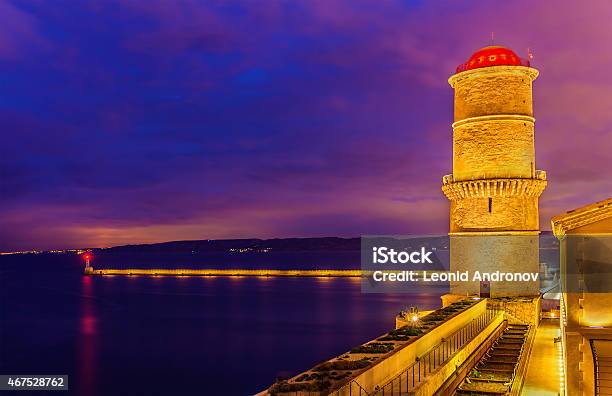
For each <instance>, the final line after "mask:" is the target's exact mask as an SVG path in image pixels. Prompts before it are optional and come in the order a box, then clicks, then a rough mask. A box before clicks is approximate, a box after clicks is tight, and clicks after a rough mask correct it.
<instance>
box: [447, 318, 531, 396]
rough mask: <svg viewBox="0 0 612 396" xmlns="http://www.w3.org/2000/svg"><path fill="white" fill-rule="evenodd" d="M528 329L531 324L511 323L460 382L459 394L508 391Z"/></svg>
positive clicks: (485, 393) (457, 392)
mask: <svg viewBox="0 0 612 396" xmlns="http://www.w3.org/2000/svg"><path fill="white" fill-rule="evenodd" d="M528 333H529V326H528V325H520V324H511V325H509V326H508V327H507V328H506V329H505V330H504V332H503V333H502V334H501V335H500V337H499V338H498V339H497V340H496V341H495V343H494V344H493V346H491V348H490V349H489V350H488V351H487V352H486V353H485V355H484V356H483V358H482V359H481V360H480V361H479V362H478V363H477V364H476V367H475V368H474V369H473V370H472V372H471V373H470V374H469V375H468V376H467V377H466V378H465V380H464V381H463V383H462V384H461V385H459V387H458V388H457V390H456V391H455V394H456V395H460V396H471V395H474V396H476V395H488V396H495V395H507V394H508V393H509V392H510V387H511V386H512V381H513V380H514V374H515V369H516V367H517V365H518V363H519V360H520V358H521V352H522V351H523V347H524V345H525V340H526V339H527V335H528Z"/></svg>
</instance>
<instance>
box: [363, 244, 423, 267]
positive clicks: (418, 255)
mask: <svg viewBox="0 0 612 396" xmlns="http://www.w3.org/2000/svg"><path fill="white" fill-rule="evenodd" d="M372 250H373V251H374V252H373V253H372V263H374V264H386V263H393V264H398V263H399V264H406V263H413V264H425V263H430V264H433V261H431V259H430V258H429V255H430V254H431V253H432V252H428V251H426V250H425V248H424V247H422V248H421V251H413V252H406V251H404V250H402V251H399V252H398V251H396V250H395V249H389V248H387V247H384V246H382V247H376V246H375V247H373V248H372Z"/></svg>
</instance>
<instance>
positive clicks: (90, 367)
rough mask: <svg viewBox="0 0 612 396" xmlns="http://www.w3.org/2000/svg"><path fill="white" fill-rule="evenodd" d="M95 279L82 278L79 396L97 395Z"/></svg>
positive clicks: (78, 348)
mask: <svg viewBox="0 0 612 396" xmlns="http://www.w3.org/2000/svg"><path fill="white" fill-rule="evenodd" d="M93 282H94V279H93V278H92V277H90V276H83V277H82V278H81V317H80V326H79V330H80V331H79V336H78V345H77V351H78V358H77V360H78V365H77V367H78V370H79V374H78V377H77V378H78V384H79V394H81V395H93V394H94V393H95V385H96V384H95V382H96V363H97V346H98V339H97V332H98V328H97V327H98V319H97V317H96V313H95V304H94V291H93Z"/></svg>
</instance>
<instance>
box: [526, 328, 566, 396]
mask: <svg viewBox="0 0 612 396" xmlns="http://www.w3.org/2000/svg"><path fill="white" fill-rule="evenodd" d="M555 337H559V320H558V319H542V321H541V322H540V326H539V327H538V330H537V332H536V335H535V340H534V342H533V349H532V350H531V356H530V358H529V365H528V366H527V374H526V375H525V383H524V385H523V391H522V395H525V396H548V395H551V396H553V395H554V396H556V395H558V394H559V392H560V391H559V388H560V382H561V378H560V376H561V360H562V355H561V344H560V343H556V344H555V343H554V339H555Z"/></svg>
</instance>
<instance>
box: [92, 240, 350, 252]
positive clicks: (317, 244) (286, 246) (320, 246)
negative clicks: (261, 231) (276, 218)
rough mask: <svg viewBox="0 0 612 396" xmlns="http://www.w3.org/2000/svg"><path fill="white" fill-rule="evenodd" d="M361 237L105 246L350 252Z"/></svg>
mask: <svg viewBox="0 0 612 396" xmlns="http://www.w3.org/2000/svg"><path fill="white" fill-rule="evenodd" d="M360 243H361V240H360V238H338V237H322V238H274V239H219V240H213V239H211V240H194V241H173V242H161V243H153V244H144V245H124V246H115V247H111V248H105V249H95V250H104V251H107V252H116V253H121V252H128V251H139V252H156V251H163V252H174V253H181V252H229V251H242V252H248V251H252V252H262V251H263V252H265V251H268V250H272V251H276V252H283V251H334V250H339V251H347V250H359V249H360Z"/></svg>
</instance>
